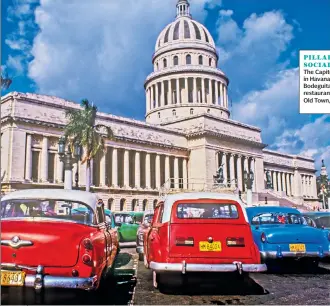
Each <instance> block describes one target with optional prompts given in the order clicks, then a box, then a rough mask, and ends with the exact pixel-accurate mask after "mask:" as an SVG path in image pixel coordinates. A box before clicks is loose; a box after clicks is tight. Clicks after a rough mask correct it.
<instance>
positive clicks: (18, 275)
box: [1, 270, 25, 286]
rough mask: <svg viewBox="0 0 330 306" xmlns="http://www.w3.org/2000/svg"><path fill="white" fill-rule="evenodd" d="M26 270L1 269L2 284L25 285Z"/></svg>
mask: <svg viewBox="0 0 330 306" xmlns="http://www.w3.org/2000/svg"><path fill="white" fill-rule="evenodd" d="M24 280H25V272H22V271H4V270H1V286H24Z"/></svg>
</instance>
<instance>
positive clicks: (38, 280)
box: [1, 264, 97, 291]
mask: <svg viewBox="0 0 330 306" xmlns="http://www.w3.org/2000/svg"><path fill="white" fill-rule="evenodd" d="M8 268H10V269H11V270H8V271H15V269H26V270H30V271H35V272H36V274H35V275H31V274H27V275H26V277H25V280H24V286H25V287H32V288H34V289H35V290H36V291H40V290H42V289H46V288H68V289H83V290H87V291H92V290H95V289H96V288H97V276H96V275H95V276H93V277H88V278H79V277H63V276H50V275H45V274H44V267H43V266H38V267H37V268H33V267H27V266H20V265H13V264H1V269H8ZM13 269H14V270H13Z"/></svg>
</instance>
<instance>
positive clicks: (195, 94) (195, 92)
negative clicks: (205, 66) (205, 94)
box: [193, 78, 198, 103]
mask: <svg viewBox="0 0 330 306" xmlns="http://www.w3.org/2000/svg"><path fill="white" fill-rule="evenodd" d="M193 90H194V103H197V102H198V96H197V78H194V89H193Z"/></svg>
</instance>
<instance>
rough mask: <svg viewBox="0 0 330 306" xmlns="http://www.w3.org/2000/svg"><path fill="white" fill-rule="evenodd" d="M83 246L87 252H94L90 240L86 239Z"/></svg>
mask: <svg viewBox="0 0 330 306" xmlns="http://www.w3.org/2000/svg"><path fill="white" fill-rule="evenodd" d="M83 245H84V248H85V249H86V250H93V244H92V241H91V240H90V239H89V238H86V239H84V241H83Z"/></svg>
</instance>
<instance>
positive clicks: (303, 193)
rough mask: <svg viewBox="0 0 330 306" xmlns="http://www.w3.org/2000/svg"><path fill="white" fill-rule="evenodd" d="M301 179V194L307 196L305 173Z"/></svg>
mask: <svg viewBox="0 0 330 306" xmlns="http://www.w3.org/2000/svg"><path fill="white" fill-rule="evenodd" d="M300 181H301V190H302V192H301V195H302V196H305V195H306V190H305V176H304V175H303V174H301V179H300Z"/></svg>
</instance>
